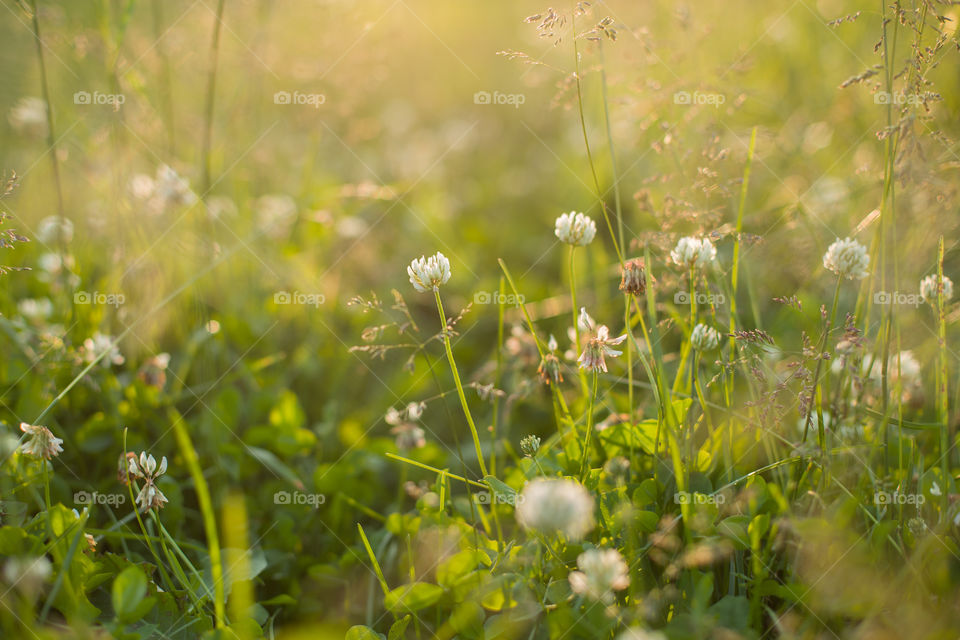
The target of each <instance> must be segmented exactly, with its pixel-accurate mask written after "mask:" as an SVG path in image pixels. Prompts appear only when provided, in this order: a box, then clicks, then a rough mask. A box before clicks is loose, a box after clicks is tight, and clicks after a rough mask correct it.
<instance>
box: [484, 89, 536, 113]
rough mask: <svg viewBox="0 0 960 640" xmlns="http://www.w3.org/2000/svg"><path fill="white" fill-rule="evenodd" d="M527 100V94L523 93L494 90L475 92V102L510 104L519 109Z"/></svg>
mask: <svg viewBox="0 0 960 640" xmlns="http://www.w3.org/2000/svg"><path fill="white" fill-rule="evenodd" d="M526 101H527V96H525V95H524V94H522V93H500V92H499V91H494V92H493V93H490V92H489V91H477V92H476V93H475V94H473V104H508V105H511V106H512V107H513V108H514V109H519V108H520V105H522V104H523V103H524V102H526Z"/></svg>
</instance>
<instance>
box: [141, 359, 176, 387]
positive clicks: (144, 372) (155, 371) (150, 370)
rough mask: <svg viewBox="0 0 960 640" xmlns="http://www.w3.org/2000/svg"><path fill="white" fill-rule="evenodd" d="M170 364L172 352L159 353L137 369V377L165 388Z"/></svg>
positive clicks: (146, 382)
mask: <svg viewBox="0 0 960 640" xmlns="http://www.w3.org/2000/svg"><path fill="white" fill-rule="evenodd" d="M169 365H170V354H169V353H159V354H157V355H155V356H153V357H152V358H150V359H149V360H147V361H146V362H144V363H143V366H141V367H140V370H139V371H137V377H138V378H140V380H141V381H142V382H143V383H144V384H146V385H148V386H151V387H154V388H156V389H163V387H164V385H165V384H166V383H167V367H168V366H169Z"/></svg>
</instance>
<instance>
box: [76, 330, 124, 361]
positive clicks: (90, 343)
mask: <svg viewBox="0 0 960 640" xmlns="http://www.w3.org/2000/svg"><path fill="white" fill-rule="evenodd" d="M83 352H84V354H83V355H84V360H86V361H87V362H93V361H94V360H96V359H97V358H99V357H100V354H102V353H104V352H107V355H106V356H104V358H103V359H102V360H101V361H100V363H101V364H102V365H103V366H105V367H109V366H110V365H111V364H116V365H121V364H123V363H124V360H125V359H124V357H123V355H122V354H121V353H120V349H119V348H118V347H117V346H116V345H114V344H113V338H111V337H110V336H108V335H106V334H103V333H100V332H99V331H98V332H96V333H94V334H93V336H92V337H90V338H87V339H86V340H84V341H83Z"/></svg>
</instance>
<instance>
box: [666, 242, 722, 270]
mask: <svg viewBox="0 0 960 640" xmlns="http://www.w3.org/2000/svg"><path fill="white" fill-rule="evenodd" d="M670 258H671V259H672V260H673V261H674V263H676V264H677V265H678V266H681V267H687V268H689V267H705V266H707V265H709V264H710V263H711V262H713V261H714V260H716V259H717V249H716V248H715V247H714V246H713V243H711V242H710V241H709V240H708V239H706V238H702V239H701V238H694V237H693V236H686V237H683V238H680V240H679V241H678V242H677V246H676V247H674V249H673V251H671V252H670Z"/></svg>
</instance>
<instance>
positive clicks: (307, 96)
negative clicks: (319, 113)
mask: <svg viewBox="0 0 960 640" xmlns="http://www.w3.org/2000/svg"><path fill="white" fill-rule="evenodd" d="M326 101H327V96H325V95H324V94H322V93H301V92H299V91H294V92H293V93H290V92H289V91H277V92H276V93H275V94H273V104H293V105H309V106H311V107H313V108H314V109H319V108H320V105H322V104H325V103H326Z"/></svg>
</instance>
